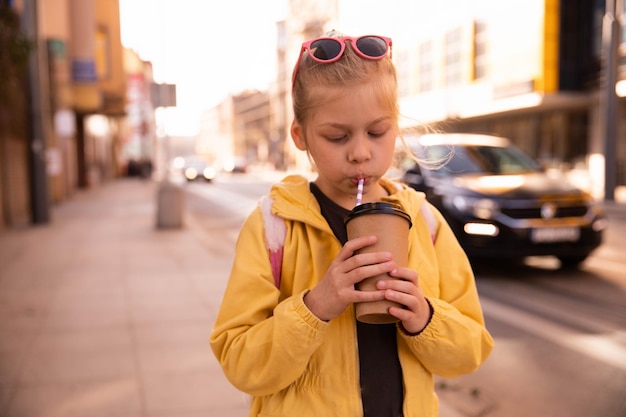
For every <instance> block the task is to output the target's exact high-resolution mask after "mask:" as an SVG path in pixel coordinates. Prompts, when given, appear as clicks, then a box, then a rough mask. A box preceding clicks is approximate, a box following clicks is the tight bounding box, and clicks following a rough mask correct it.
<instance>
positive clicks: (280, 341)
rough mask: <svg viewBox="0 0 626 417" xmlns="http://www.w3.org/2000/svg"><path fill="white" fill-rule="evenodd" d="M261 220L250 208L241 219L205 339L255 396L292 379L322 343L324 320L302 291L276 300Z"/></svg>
mask: <svg viewBox="0 0 626 417" xmlns="http://www.w3.org/2000/svg"><path fill="white" fill-rule="evenodd" d="M263 236H264V233H263V221H262V215H261V212H260V210H258V209H257V210H255V211H254V212H253V213H252V214H251V215H250V216H249V217H248V219H247V220H246V222H245V223H244V225H243V227H242V229H241V231H240V234H239V238H238V240H237V244H236V250H235V258H234V262H233V267H232V270H231V274H230V278H229V281H228V284H227V286H226V291H225V293H224V297H223V299H222V303H221V306H220V310H219V313H218V316H217V319H216V322H215V325H214V327H213V331H212V333H211V338H210V343H211V348H212V350H213V353H214V354H215V356H216V357H217V359H218V361H219V363H220V365H221V366H222V369H223V370H224V373H225V375H226V377H227V378H228V380H229V381H230V382H231V383H232V384H233V385H234V386H235V387H236V388H237V389H239V390H241V391H243V392H247V393H249V394H251V395H254V396H262V395H268V394H272V393H275V392H277V391H280V390H281V389H283V388H285V387H287V386H288V385H289V384H291V383H292V382H294V381H295V380H296V379H297V378H298V377H299V376H300V375H301V374H302V373H303V372H304V371H305V369H306V366H307V364H308V362H309V359H310V357H311V355H312V354H313V353H314V352H315V351H316V350H317V348H318V347H319V346H320V345H321V344H322V342H323V340H324V337H325V331H326V329H327V327H328V323H326V322H323V321H321V320H319V319H318V318H317V317H315V316H314V315H313V314H312V313H311V312H310V311H309V309H308V308H307V307H306V306H305V304H304V301H303V298H304V295H305V293H306V292H301V293H299V294H294V295H292V296H290V297H288V298H286V299H285V300H283V301H281V302H280V303H279V297H280V291H279V290H278V289H277V288H276V286H275V284H274V279H273V276H272V270H271V265H270V261H269V256H268V251H267V249H266V248H265V243H264V237H263Z"/></svg>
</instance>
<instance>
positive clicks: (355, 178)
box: [351, 175, 370, 185]
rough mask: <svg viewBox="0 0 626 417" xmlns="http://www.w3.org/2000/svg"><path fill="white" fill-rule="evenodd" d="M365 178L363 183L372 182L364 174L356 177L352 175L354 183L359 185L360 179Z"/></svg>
mask: <svg viewBox="0 0 626 417" xmlns="http://www.w3.org/2000/svg"><path fill="white" fill-rule="evenodd" d="M361 178H362V179H363V185H367V184H368V183H369V182H370V179H369V177H366V176H363V175H358V176H356V177H352V178H351V181H352V184H353V185H359V180H360V179H361Z"/></svg>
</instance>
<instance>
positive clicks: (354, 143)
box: [291, 86, 398, 209]
mask: <svg viewBox="0 0 626 417" xmlns="http://www.w3.org/2000/svg"><path fill="white" fill-rule="evenodd" d="M324 88H328V89H329V90H332V91H329V93H331V94H332V97H334V98H333V99H332V100H330V101H327V102H325V103H324V105H322V106H320V107H319V108H317V109H315V110H313V111H312V112H311V118H310V119H309V120H307V124H306V129H303V127H302V126H301V125H299V124H298V123H297V122H294V123H293V124H292V127H291V135H292V138H293V140H294V143H295V145H296V146H297V147H298V149H300V150H306V151H308V152H309V154H310V155H311V158H312V159H313V161H314V162H315V166H316V168H317V171H318V177H317V179H316V180H315V183H316V184H317V186H318V187H319V188H320V190H321V191H322V192H323V193H324V194H325V195H326V196H327V197H329V198H330V199H331V200H333V201H334V202H335V203H337V204H339V205H340V206H342V207H344V208H346V209H352V208H353V207H354V204H355V201H356V194H357V186H358V182H359V179H363V180H364V186H363V203H366V202H371V201H379V200H380V199H381V198H382V197H383V196H385V195H387V193H386V191H385V190H384V189H383V188H382V187H381V186H380V185H379V184H378V180H379V179H380V177H381V176H383V175H384V174H385V172H387V170H388V169H389V166H390V165H391V161H392V158H393V153H394V148H395V143H396V137H397V135H398V126H397V121H396V120H395V119H394V118H393V117H392V115H390V114H389V111H388V110H387V109H385V108H384V107H383V106H382V104H381V103H380V100H378V99H377V97H376V95H375V93H373V91H372V89H371V88H367V86H363V87H357V88H356V89H355V87H353V86H351V87H350V88H345V89H341V90H340V91H337V89H336V88H331V87H324ZM338 93H339V94H338Z"/></svg>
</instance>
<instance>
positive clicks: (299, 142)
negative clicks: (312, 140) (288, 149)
mask: <svg viewBox="0 0 626 417" xmlns="http://www.w3.org/2000/svg"><path fill="white" fill-rule="evenodd" d="M291 139H292V140H293V143H294V145H296V148H298V149H299V150H301V151H306V150H307V147H306V141H305V140H304V135H303V132H302V126H300V123H298V122H296V121H295V120H294V121H292V122H291Z"/></svg>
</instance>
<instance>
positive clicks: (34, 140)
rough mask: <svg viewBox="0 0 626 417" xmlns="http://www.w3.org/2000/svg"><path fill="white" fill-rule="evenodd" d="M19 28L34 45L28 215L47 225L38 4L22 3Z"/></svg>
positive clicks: (34, 0) (30, 67)
mask: <svg viewBox="0 0 626 417" xmlns="http://www.w3.org/2000/svg"><path fill="white" fill-rule="evenodd" d="M22 25H23V27H24V32H25V34H26V36H27V37H28V38H30V39H31V40H33V41H34V42H35V48H34V49H33V50H32V51H31V53H30V62H29V64H28V89H29V91H28V103H29V115H28V118H29V132H28V144H29V146H28V155H29V160H30V194H31V213H32V221H33V223H34V224H40V223H48V222H49V221H50V210H49V206H48V205H49V203H48V177H47V172H46V141H45V137H44V129H43V121H42V114H41V88H40V71H41V69H40V65H39V56H40V53H41V51H40V50H39V46H40V42H39V31H38V28H37V0H24V9H23V12H22Z"/></svg>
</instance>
